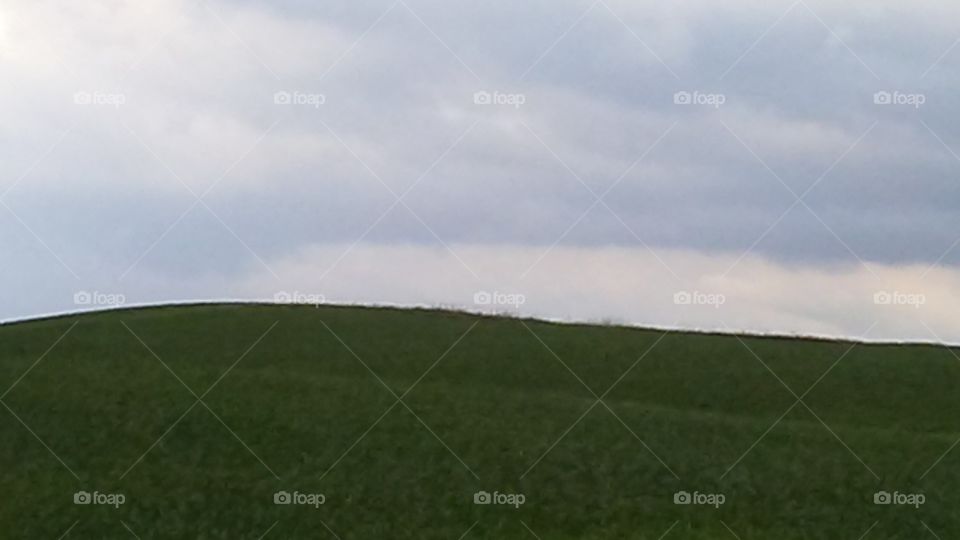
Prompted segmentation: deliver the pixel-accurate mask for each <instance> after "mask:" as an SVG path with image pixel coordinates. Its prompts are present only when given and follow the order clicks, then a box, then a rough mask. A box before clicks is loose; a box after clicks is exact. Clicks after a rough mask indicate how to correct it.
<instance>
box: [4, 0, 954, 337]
mask: <svg viewBox="0 0 960 540" xmlns="http://www.w3.org/2000/svg"><path fill="white" fill-rule="evenodd" d="M718 4H719V3H717V2H711V1H707V0H686V1H679V2H654V1H652V0H651V1H627V0H596V1H594V0H578V1H556V0H551V1H545V0H544V1H541V0H531V1H529V2H502V1H498V0H497V1H490V0H484V1H482V2H481V1H473V0H470V1H465V2H449V1H442V2H441V1H439V0H370V1H365V2H308V1H306V0H274V1H271V2H260V1H253V0H208V1H197V0H190V1H188V0H183V1H180V0H141V1H137V2H128V1H122V0H100V1H97V0H88V1H84V2H62V1H49V2H48V1H42V0H41V1H36V2H20V1H15V0H0V81H2V82H0V117H2V118H3V121H2V122H0V154H2V158H0V253H2V258H0V282H2V284H3V287H2V289H0V290H2V293H0V294H2V297H0V319H16V318H22V317H29V316H35V315H38V314H43V313H51V312H62V311H71V310H76V309H90V308H97V307H105V306H108V305H111V304H112V303H115V302H118V301H120V300H122V301H124V302H126V303H127V304H136V303H152V302H160V301H170V300H195V299H221V298H240V299H271V300H272V299H274V298H276V299H278V300H286V299H292V300H293V301H304V302H310V301H314V300H317V299H323V300H325V301H330V302H370V303H390V304H405V305H444V306H452V307H459V308H467V309H471V310H478V311H508V312H519V313H521V314H525V315H535V316H540V317H547V318H555V319H565V320H591V321H600V320H603V321H613V322H619V323H629V324H644V325H657V326H668V327H685V328H710V329H720V330H723V329H741V330H752V331H763V332H781V333H799V334H820V335H832V336H855V337H864V338H868V339H911V340H936V341H951V342H960V327H958V326H957V325H956V324H952V323H953V322H954V321H955V317H956V316H955V313H956V309H955V306H956V305H957V301H958V300H960V271H958V265H960V246H958V245H957V243H958V240H960V213H958V211H957V209H958V208H960V174H958V173H960V126H958V125H957V123H956V122H955V121H954V120H955V118H957V114H958V112H960V97H958V96H957V95H956V92H955V91H954V90H955V89H956V88H957V83H958V75H960V46H958V38H960V32H958V30H957V29H956V25H955V24H952V21H956V20H958V17H960V4H957V3H954V2H945V1H944V2H940V1H937V2H925V3H923V4H922V5H914V4H911V3H904V2H899V1H897V2H894V1H888V0H881V1H871V2H867V1H856V2H845V3H837V2H826V1H819V0H801V1H782V2H779V1H778V2H771V1H766V0H765V1H760V0H735V1H733V2H724V3H722V4H723V5H718Z"/></svg>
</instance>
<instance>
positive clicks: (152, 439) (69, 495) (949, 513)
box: [0, 305, 960, 540]
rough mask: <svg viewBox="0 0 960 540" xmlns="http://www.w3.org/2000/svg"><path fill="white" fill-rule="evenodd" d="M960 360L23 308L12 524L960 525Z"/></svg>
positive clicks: (899, 532)
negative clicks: (63, 313) (882, 497)
mask: <svg viewBox="0 0 960 540" xmlns="http://www.w3.org/2000/svg"><path fill="white" fill-rule="evenodd" d="M68 330H69V332H68ZM65 332H66V335H64V334H65ZM58 340H59V341H58ZM141 340H142V342H141ZM51 347H52V348H51ZM958 382H960V361H958V359H957V358H956V357H955V356H954V355H953V352H951V351H950V350H948V349H946V348H944V347H935V346H923V345H913V346H894V345H856V346H853V345H852V344H850V343H843V342H830V341H816V340H799V339H779V338H777V339H775V338H756V337H744V338H742V341H741V339H740V338H737V337H735V336H719V335H708V334H693V333H680V332H670V333H663V332H660V331H654V330H638V329H628V328H616V327H602V326H585V325H557V324H548V323H543V322H536V321H521V320H517V319H501V318H485V317H477V316H473V315H466V314H457V313H447V312H438V311H425V310H395V309H366V308H344V307H320V308H315V307H312V306H252V305H247V306H237V305H205V306H190V307H165V308H149V309H132V310H120V311H112V312H102V313H96V314H90V315H82V316H72V317H63V318H55V319H48V320H42V321H33V322H26V323H19V324H12V325H6V326H2V327H0V391H2V392H4V394H3V395H2V398H0V401H2V404H3V405H5V408H3V409H0V440H2V444H0V488H2V491H0V537H2V538H5V539H6V538H11V539H12V538H29V539H39V538H52V539H56V538H61V537H63V538H97V539H99V538H141V539H148V538H158V539H159V538H191V539H193V538H203V539H221V538H222V539H228V538H229V539H237V538H261V537H262V538H267V539H272V538H276V539H285V538H341V539H343V540H347V539H381V538H397V539H407V538H410V539H414V538H416V539H434V538H437V539H439V538H449V539H453V540H456V539H458V538H464V539H470V538H491V539H523V538H527V539H536V538H540V539H543V540H548V539H561V540H562V539H615V538H630V539H651V540H652V539H658V538H661V537H663V538H665V539H671V538H677V539H681V538H693V539H714V538H716V539H734V538H740V539H744V540H745V539H748V538H757V539H801V538H803V539H814V538H823V539H826V538H830V539H834V538H837V539H840V538H847V539H852V540H856V539H858V538H867V539H882V538H901V539H918V538H937V537H939V538H944V539H945V538H952V537H956V536H958V535H960V448H957V449H956V451H954V452H949V453H948V450H949V449H951V447H952V445H954V444H955V443H956V442H957V440H958V438H960V392H958V391H957V383H958ZM398 398H399V400H398ZM798 398H802V400H798ZM945 453H946V455H945V456H944V454H945ZM284 491H285V492H289V493H290V494H294V493H296V494H298V501H299V502H319V501H320V500H321V499H320V498H319V497H318V496H315V495H316V494H322V500H323V504H322V505H316V506H314V505H310V504H275V501H274V498H275V494H276V493H277V492H284ZM479 491H486V492H489V493H491V494H492V493H494V492H496V493H497V494H498V495H499V499H500V500H501V501H507V500H509V501H512V502H514V503H516V502H518V499H519V498H518V497H512V496H511V495H514V494H519V495H522V496H523V504H522V505H519V506H517V505H516V504H515V505H508V504H474V494H475V493H476V492H479ZM878 491H887V492H890V493H891V494H892V493H897V494H898V500H899V501H900V502H904V501H908V500H910V501H914V502H916V501H917V497H916V496H915V495H917V494H922V496H923V504H922V505H919V506H918V507H917V506H911V505H907V504H890V505H883V504H875V503H874V494H875V493H876V492H878ZM77 492H88V493H90V494H91V498H96V501H95V502H113V503H117V502H118V498H117V497H116V496H115V494H122V497H123V504H119V505H117V504H114V505H110V504H75V502H74V498H75V494H76V493H77ZM678 492H688V493H690V494H691V497H692V496H693V495H692V494H694V493H696V494H697V495H698V500H701V501H705V500H710V501H713V502H717V501H718V500H719V499H720V497H717V496H716V495H721V496H722V499H723V504H722V505H719V506H717V505H707V504H675V503H674V499H675V494H676V493H678ZM94 493H96V496H94V495H93V494H94ZM291 496H292V495H291ZM281 497H282V495H281Z"/></svg>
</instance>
